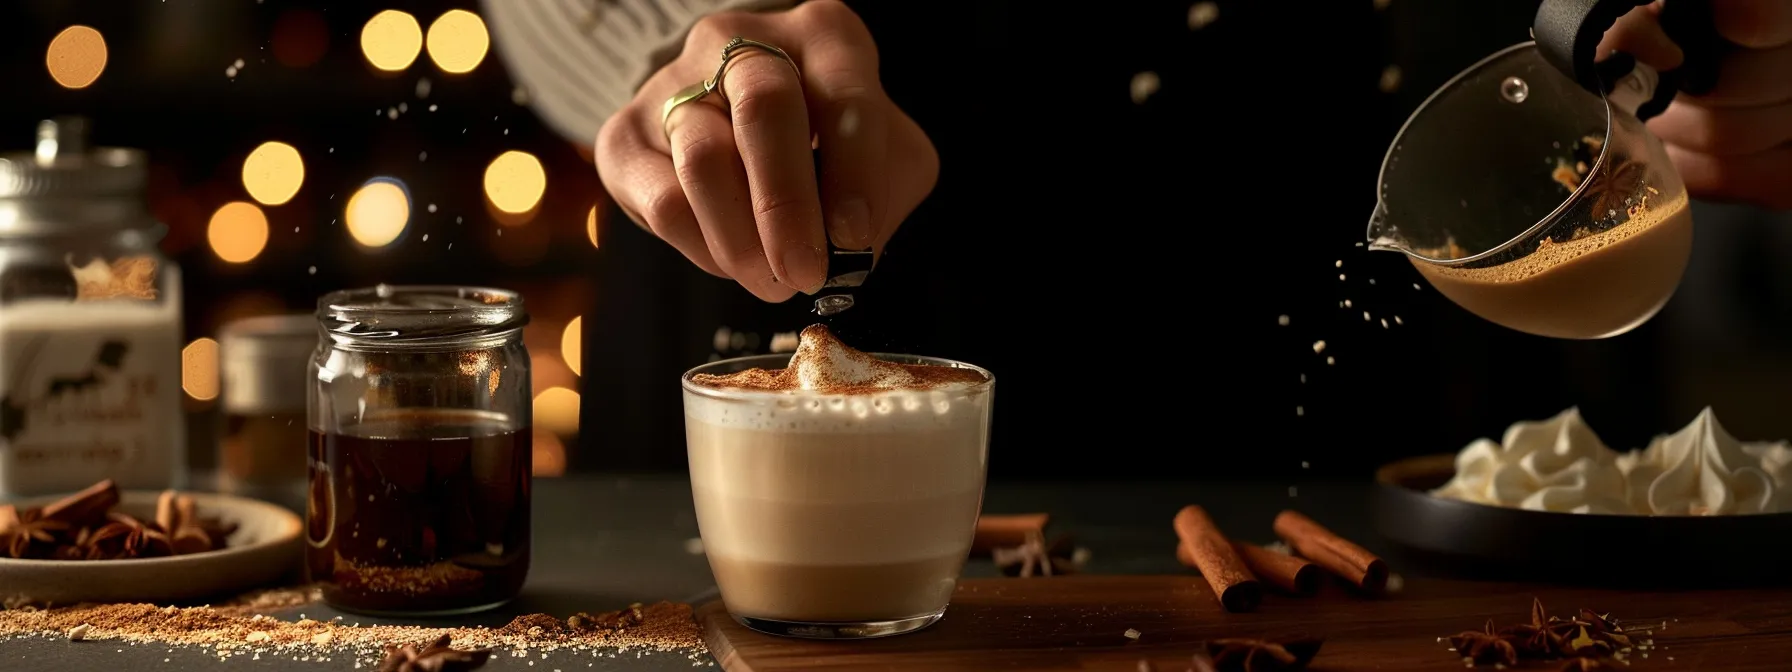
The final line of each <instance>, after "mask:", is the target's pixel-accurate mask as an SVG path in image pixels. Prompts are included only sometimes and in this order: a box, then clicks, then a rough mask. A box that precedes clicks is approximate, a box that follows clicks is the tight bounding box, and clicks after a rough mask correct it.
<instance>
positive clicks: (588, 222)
mask: <svg viewBox="0 0 1792 672" xmlns="http://www.w3.org/2000/svg"><path fill="white" fill-rule="evenodd" d="M585 237H586V238H590V239H591V246H592V247H597V206H595V205H593V206H591V212H590V214H587V215H585Z"/></svg>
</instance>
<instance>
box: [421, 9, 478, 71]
mask: <svg viewBox="0 0 1792 672" xmlns="http://www.w3.org/2000/svg"><path fill="white" fill-rule="evenodd" d="M491 45H492V38H491V35H489V34H487V33H486V31H485V22H484V21H481V20H480V19H479V15H478V14H474V13H472V12H469V11H467V10H464V9H450V10H448V11H447V12H446V13H444V14H442V16H441V17H439V18H437V19H436V20H435V23H431V24H429V44H428V46H429V59H430V60H432V61H435V62H436V67H438V68H441V69H442V70H443V71H444V72H451V73H455V74H460V73H465V72H472V71H473V68H477V67H479V62H480V61H483V60H485V52H486V51H487V50H488V49H490V48H491Z"/></svg>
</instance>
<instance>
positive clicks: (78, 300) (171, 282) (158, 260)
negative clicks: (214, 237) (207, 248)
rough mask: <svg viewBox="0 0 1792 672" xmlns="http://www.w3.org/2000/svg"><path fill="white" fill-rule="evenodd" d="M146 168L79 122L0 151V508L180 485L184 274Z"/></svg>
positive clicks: (46, 128)
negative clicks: (155, 214) (0, 503)
mask: <svg viewBox="0 0 1792 672" xmlns="http://www.w3.org/2000/svg"><path fill="white" fill-rule="evenodd" d="M147 169H148V161H147V159H146V157H145V156H144V154H143V153H142V152H141V151H137V150H132V149H118V148H93V149H89V148H87V147H86V124H85V122H84V121H83V120H81V119H78V118H62V119H56V120H53V121H45V122H43V123H42V124H40V125H39V126H38V132H37V145H36V148H35V150H34V151H31V152H17V153H5V154H0V499H4V498H8V497H17V496H27V495H35V494H43V493H51V492H62V491H68V490H75V489H79V488H81V487H83V486H86V485H90V484H92V483H93V482H94V481H96V480H99V479H102V478H111V479H114V480H116V481H117V482H118V485H119V487H121V488H127V489H131V488H151V489H153V488H168V487H181V486H183V485H184V481H185V478H184V475H185V473H186V426H185V422H184V420H183V417H182V414H181V406H180V394H181V380H180V375H181V359H180V357H181V355H180V347H181V346H180V343H181V286H180V270H179V269H178V268H176V267H175V265H174V264H173V263H172V262H171V261H169V260H168V259H167V258H165V257H163V256H162V254H161V253H160V252H159V251H158V250H157V249H156V244H157V242H158V241H159V240H160V239H161V237H162V235H163V233H164V231H165V227H163V226H162V225H161V224H158V223H157V222H155V221H154V219H152V218H151V216H150V214H149V211H148V206H147V203H146V201H145V198H144V186H145V182H146V180H147V177H148V170H147Z"/></svg>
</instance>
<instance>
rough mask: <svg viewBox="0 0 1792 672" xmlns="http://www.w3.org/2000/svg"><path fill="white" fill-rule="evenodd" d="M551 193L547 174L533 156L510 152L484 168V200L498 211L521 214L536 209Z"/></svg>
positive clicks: (493, 160) (514, 151) (500, 155)
mask: <svg viewBox="0 0 1792 672" xmlns="http://www.w3.org/2000/svg"><path fill="white" fill-rule="evenodd" d="M547 189H548V174H547V172H546V171H544V170H543V169H542V167H541V160H540V159H537V158H535V155H534V154H530V153H528V152H519V151H516V150H511V151H508V152H504V153H503V154H499V155H498V158H495V159H492V162H491V165H488V166H486V167H485V197H486V199H487V200H490V201H491V203H492V205H493V206H494V207H496V208H497V209H498V210H501V211H503V212H508V213H511V214H520V213H524V212H528V211H530V210H533V209H535V206H536V205H538V204H540V203H541V195H542V194H543V193H546V192H547Z"/></svg>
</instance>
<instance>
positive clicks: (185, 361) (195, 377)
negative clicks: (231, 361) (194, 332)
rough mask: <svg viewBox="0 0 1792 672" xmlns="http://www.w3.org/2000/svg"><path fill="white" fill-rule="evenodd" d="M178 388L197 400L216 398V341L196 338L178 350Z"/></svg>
mask: <svg viewBox="0 0 1792 672" xmlns="http://www.w3.org/2000/svg"><path fill="white" fill-rule="evenodd" d="M180 389H183V390H186V391H187V396H189V397H192V398H194V399H198V400H199V401H211V400H213V399H216V398H218V342H217V341H214V340H212V339H209V338H201V339H196V340H194V341H193V342H192V343H188V344H187V347H185V348H181V351H180Z"/></svg>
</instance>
